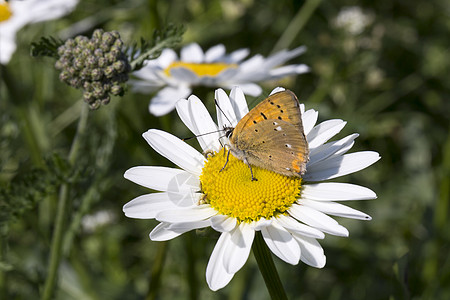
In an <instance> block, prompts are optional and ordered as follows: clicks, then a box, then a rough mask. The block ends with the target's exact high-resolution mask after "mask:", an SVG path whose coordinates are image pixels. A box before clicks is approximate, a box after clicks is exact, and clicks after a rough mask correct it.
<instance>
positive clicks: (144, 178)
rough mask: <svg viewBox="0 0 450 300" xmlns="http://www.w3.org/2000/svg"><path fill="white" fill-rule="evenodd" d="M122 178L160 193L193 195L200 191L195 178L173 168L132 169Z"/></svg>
mask: <svg viewBox="0 0 450 300" xmlns="http://www.w3.org/2000/svg"><path fill="white" fill-rule="evenodd" d="M123 176H124V177H125V178H126V179H128V180H131V181H133V182H134V183H137V184H139V185H142V186H145V187H147V188H149V189H153V190H157V191H162V192H167V191H168V192H175V193H194V192H197V191H199V189H200V181H199V179H198V177H197V176H194V175H192V174H190V173H188V172H186V171H184V170H179V169H174V168H166V167H150V166H141V167H134V168H131V169H128V170H127V171H126V172H125V174H124V175H123Z"/></svg>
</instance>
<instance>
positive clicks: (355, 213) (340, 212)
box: [298, 199, 372, 220]
mask: <svg viewBox="0 0 450 300" xmlns="http://www.w3.org/2000/svg"><path fill="white" fill-rule="evenodd" d="M298 203H299V204H301V205H305V206H308V207H311V208H312V209H315V210H318V211H320V212H323V213H325V214H329V215H333V216H338V217H344V218H349V219H358V220H371V219H372V218H371V217H370V216H369V215H367V214H365V213H363V212H361V211H359V210H356V209H353V208H351V207H348V206H345V205H342V204H339V203H335V202H325V201H314V200H307V199H300V200H299V201H298Z"/></svg>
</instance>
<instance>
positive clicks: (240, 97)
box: [230, 86, 248, 120]
mask: <svg viewBox="0 0 450 300" xmlns="http://www.w3.org/2000/svg"><path fill="white" fill-rule="evenodd" d="M230 101H231V106H232V107H233V110H234V113H235V114H236V119H237V120H240V119H242V118H243V117H244V116H245V115H246V114H248V106H247V100H245V95H244V92H243V91H242V89H241V88H240V87H239V86H235V87H233V88H232V89H231V92H230Z"/></svg>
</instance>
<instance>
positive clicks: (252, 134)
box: [231, 120, 309, 177]
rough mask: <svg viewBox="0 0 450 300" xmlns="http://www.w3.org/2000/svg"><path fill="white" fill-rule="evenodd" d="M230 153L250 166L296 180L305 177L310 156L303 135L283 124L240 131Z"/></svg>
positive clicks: (270, 122) (263, 123)
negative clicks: (236, 155) (292, 177)
mask: <svg viewBox="0 0 450 300" xmlns="http://www.w3.org/2000/svg"><path fill="white" fill-rule="evenodd" d="M231 149H232V150H234V151H233V153H235V151H237V152H238V153H240V156H241V157H244V158H245V159H246V160H247V162H248V163H249V164H250V165H254V166H257V167H260V168H263V169H268V170H271V171H273V172H276V173H279V174H282V175H285V176H296V177H300V176H301V175H302V174H304V173H305V171H306V162H307V161H308V155H309V150H308V143H307V141H306V138H305V135H304V134H303V131H302V132H299V130H298V127H297V126H295V125H294V124H291V123H289V122H285V121H282V120H263V121H260V122H258V123H256V124H253V125H252V126H249V127H245V128H243V129H242V130H241V132H240V134H239V135H238V139H237V141H236V144H235V145H233V147H232V148H231Z"/></svg>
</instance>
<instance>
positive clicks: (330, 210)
mask: <svg viewBox="0 0 450 300" xmlns="http://www.w3.org/2000/svg"><path fill="white" fill-rule="evenodd" d="M280 90H282V89H276V91H280ZM276 91H275V90H274V92H276ZM216 99H217V101H218V104H219V106H220V107H221V110H222V111H223V112H224V113H225V114H227V117H228V118H225V116H224V114H223V112H218V114H217V118H218V123H219V125H217V124H215V123H214V121H213V119H212V118H211V116H210V114H209V113H208V111H207V109H206V108H205V106H204V105H203V103H202V101H200V99H199V98H197V97H196V96H194V95H192V96H190V97H189V99H188V100H184V99H182V100H180V101H178V102H177V103H176V109H177V112H178V114H179V116H180V118H181V119H182V121H183V122H184V123H185V124H186V126H187V127H188V128H189V129H190V130H191V131H192V132H193V133H194V134H195V135H197V136H198V137H197V139H198V142H199V144H200V146H201V148H202V150H203V151H204V153H211V151H213V152H215V153H217V154H215V155H214V154H213V155H206V158H205V156H204V155H203V154H202V153H200V152H198V151H197V150H195V149H194V148H193V147H191V146H190V145H188V144H186V143H185V142H184V141H182V140H180V139H179V138H177V137H175V136H173V135H171V134H169V133H167V132H164V131H161V130H156V129H150V130H149V131H147V132H145V133H144V134H143V136H144V138H145V139H146V141H147V142H148V143H149V145H150V146H151V147H152V148H153V149H154V150H155V151H156V152H158V153H159V154H161V155H162V156H164V157H166V158H167V159H169V160H170V161H172V162H173V163H175V164H176V165H177V166H179V167H180V168H181V169H175V168H168V167H156V166H140V167H134V168H131V169H129V170H127V171H126V172H125V175H124V176H125V178H127V179H128V180H131V181H133V182H135V183H137V184H139V185H142V186H144V187H147V188H150V189H153V190H156V191H159V192H158V193H151V194H146V195H142V196H139V197H137V198H135V199H133V200H131V201H130V202H128V203H127V204H125V206H124V207H123V211H124V212H125V215H126V216H128V217H131V218H138V219H156V220H158V221H160V222H161V223H160V224H159V225H157V226H156V227H155V228H154V229H153V231H152V232H151V233H150V239H152V240H153V241H165V240H170V239H173V238H175V237H177V236H179V235H181V234H183V233H185V232H187V231H190V230H192V229H197V228H203V227H208V226H211V227H212V228H213V229H214V230H216V231H218V232H221V235H220V238H219V240H218V241H217V244H216V246H215V247H214V250H213V252H212V254H211V257H210V259H209V262H208V266H207V268H206V280H207V282H208V285H209V287H210V288H211V289H212V290H218V289H220V288H223V287H224V286H226V285H227V284H228V283H229V282H230V280H231V279H232V278H233V276H234V274H235V273H236V272H237V271H238V270H239V269H240V268H241V267H242V266H243V265H244V264H245V262H246V261H247V258H248V256H249V253H250V249H251V245H252V243H253V239H254V237H255V232H256V231H261V233H262V236H263V239H264V241H265V243H266V244H267V246H268V248H269V249H270V250H271V251H272V252H273V253H274V254H275V255H276V256H278V257H279V258H280V259H282V260H283V261H285V262H287V263H289V264H293V265H295V264H298V263H299V261H302V262H304V263H306V264H308V265H310V266H313V267H316V268H322V267H323V266H324V265H325V255H324V252H323V249H322V247H321V246H320V244H319V243H318V241H317V239H323V238H324V236H325V234H324V233H328V234H332V235H337V236H344V237H346V236H348V234H349V233H348V230H347V229H346V228H345V227H343V226H342V225H340V224H339V223H338V222H337V221H335V220H334V219H333V218H331V217H329V216H328V215H332V216H339V217H346V218H354V219H360V220H370V219H371V217H370V216H368V215H367V214H365V213H363V212H360V211H357V210H355V209H352V208H350V207H348V206H345V205H342V204H339V203H337V202H336V201H344V200H362V199H374V198H376V195H375V193H374V192H373V191H371V190H370V189H368V188H365V187H362V186H358V185H354V184H349V183H335V182H321V181H324V180H329V179H333V178H336V177H340V176H344V175H347V174H350V173H354V172H357V171H359V170H362V169H364V168H366V167H368V166H370V165H371V164H373V163H374V162H376V161H377V160H378V159H379V158H380V156H379V155H378V153H377V152H372V151H363V152H356V153H350V154H346V152H347V151H348V150H349V149H350V148H351V147H352V146H353V144H354V140H355V138H356V137H357V136H358V134H351V135H349V136H347V137H345V138H342V139H340V140H337V141H333V142H329V143H327V141H328V140H329V139H330V138H332V137H333V136H334V135H336V134H337V133H338V132H340V131H341V129H342V128H343V127H344V126H345V124H346V122H344V121H342V120H338V119H336V120H328V121H325V122H322V123H320V124H318V125H316V121H317V116H318V112H317V111H315V110H312V109H310V110H307V111H305V107H304V105H303V104H302V105H301V111H302V119H303V125H304V131H305V135H306V137H307V140H308V143H309V147H310V160H309V162H308V163H307V166H306V169H307V171H306V173H305V175H304V176H303V178H296V177H286V176H283V175H280V174H277V173H274V172H271V171H268V170H264V169H260V168H256V167H253V168H252V169H253V173H254V174H255V177H257V178H258V181H251V176H250V174H249V169H248V166H247V165H246V164H245V163H244V162H242V161H240V160H238V159H236V158H234V157H233V156H230V157H229V161H228V164H227V167H226V169H225V171H224V172H220V170H221V168H222V167H223V166H224V164H225V161H226V155H225V149H224V148H223V147H222V146H221V144H220V142H219V138H220V133H218V130H219V129H221V128H222V125H223V124H228V122H229V121H228V119H229V120H231V122H232V125H233V126H236V124H237V122H238V121H239V120H240V119H241V118H242V117H243V116H244V115H245V114H247V113H248V107H247V103H246V101H245V96H244V94H243V91H242V90H241V89H240V88H233V89H232V91H231V93H230V96H229V97H228V96H227V94H226V93H225V92H224V91H223V90H222V89H218V90H217V91H216ZM204 133H211V134H206V135H201V134H204Z"/></svg>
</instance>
